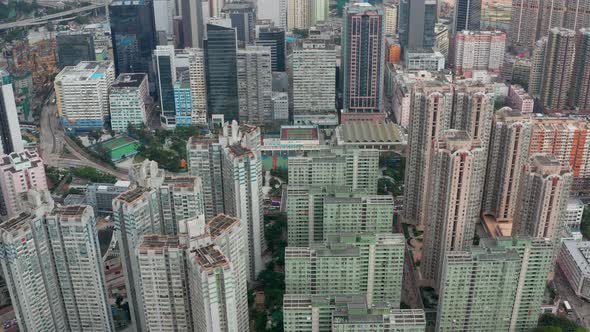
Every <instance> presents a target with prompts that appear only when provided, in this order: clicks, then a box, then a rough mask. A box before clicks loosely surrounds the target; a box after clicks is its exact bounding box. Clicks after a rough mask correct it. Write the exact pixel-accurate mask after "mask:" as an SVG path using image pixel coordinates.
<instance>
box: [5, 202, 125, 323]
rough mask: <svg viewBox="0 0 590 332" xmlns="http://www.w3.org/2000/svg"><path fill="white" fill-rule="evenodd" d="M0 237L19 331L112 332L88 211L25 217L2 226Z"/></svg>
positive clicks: (79, 208)
mask: <svg viewBox="0 0 590 332" xmlns="http://www.w3.org/2000/svg"><path fill="white" fill-rule="evenodd" d="M0 236H1V242H2V255H1V256H0V257H1V258H0V261H1V263H2V270H3V273H4V276H5V278H6V283H7V285H8V288H9V291H10V296H11V299H12V305H13V308H14V311H15V314H16V317H17V320H18V323H19V326H20V328H21V330H23V331H96V332H103V331H114V330H115V329H114V326H113V321H112V317H111V309H110V305H109V303H108V302H107V294H106V285H105V278H104V273H103V267H102V258H101V256H100V247H99V244H98V238H97V236H96V228H95V222H94V212H93V210H92V208H91V207H89V206H82V205H75V206H65V207H62V208H57V209H55V210H54V211H53V212H49V213H48V214H45V213H28V212H25V213H22V214H20V215H19V216H17V217H15V218H12V219H10V220H8V221H5V222H4V223H2V224H1V225H0Z"/></svg>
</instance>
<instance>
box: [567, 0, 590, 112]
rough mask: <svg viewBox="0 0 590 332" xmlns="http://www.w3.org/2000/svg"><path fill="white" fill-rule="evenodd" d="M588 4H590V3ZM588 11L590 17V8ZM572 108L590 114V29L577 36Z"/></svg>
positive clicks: (571, 92)
mask: <svg viewBox="0 0 590 332" xmlns="http://www.w3.org/2000/svg"><path fill="white" fill-rule="evenodd" d="M586 3H588V4H590V1H587V2H586ZM588 11H589V14H588V15H589V16H590V8H588ZM588 26H589V27H590V25H588ZM570 106H573V107H575V108H576V109H577V110H578V112H580V113H582V112H584V113H587V112H590V28H583V29H580V31H579V32H578V34H577V36H576V59H575V61H574V69H573V78H572V87H571V91H570Z"/></svg>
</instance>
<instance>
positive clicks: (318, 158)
mask: <svg viewBox="0 0 590 332" xmlns="http://www.w3.org/2000/svg"><path fill="white" fill-rule="evenodd" d="M378 179H379V150H372V149H363V150H361V149H342V148H334V149H332V150H330V152H326V151H322V152H319V151H318V152H310V153H309V154H308V155H307V156H299V157H289V184H290V185H293V186H310V185H317V186H349V187H350V188H352V190H359V189H360V190H362V189H364V190H366V191H367V192H368V193H369V194H376V193H377V180H378Z"/></svg>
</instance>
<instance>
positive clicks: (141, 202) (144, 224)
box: [113, 187, 162, 331]
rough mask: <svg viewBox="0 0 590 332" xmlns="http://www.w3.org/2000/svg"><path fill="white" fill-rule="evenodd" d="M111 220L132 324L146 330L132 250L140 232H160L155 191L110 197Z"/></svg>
mask: <svg viewBox="0 0 590 332" xmlns="http://www.w3.org/2000/svg"><path fill="white" fill-rule="evenodd" d="M113 222H114V224H115V235H116V236H117V242H118V244H119V248H120V252H121V262H122V265H123V273H124V274H125V289H126V290H127V294H128V296H127V301H128V303H129V313H130V315H131V323H132V324H133V325H134V326H135V327H136V329H137V330H139V331H147V326H146V321H145V316H144V311H143V309H142V308H143V299H142V297H141V292H140V289H141V286H140V276H139V270H138V265H137V260H136V257H135V255H134V253H135V248H136V247H137V244H138V243H139V240H140V237H141V236H142V235H145V234H162V221H161V217H160V207H159V203H158V192H157V190H155V189H148V188H144V187H137V188H135V189H131V190H129V191H126V192H124V193H122V194H121V195H119V196H117V198H115V199H114V200H113Z"/></svg>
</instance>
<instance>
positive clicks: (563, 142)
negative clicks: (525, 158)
mask: <svg viewBox="0 0 590 332" xmlns="http://www.w3.org/2000/svg"><path fill="white" fill-rule="evenodd" d="M529 151H530V155H531V156H532V155H534V154H537V153H542V154H552V155H554V156H555V157H556V158H557V159H558V160H559V161H560V162H562V163H569V165H570V167H571V169H572V173H573V176H574V183H573V188H572V191H573V192H575V193H580V194H581V195H586V194H587V193H588V192H589V188H590V155H589V154H588V151H590V124H588V122H587V121H583V120H579V119H575V118H572V119H570V118H563V117H548V118H536V119H535V121H534V124H533V131H532V135H531V144H530V148H529Z"/></svg>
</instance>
